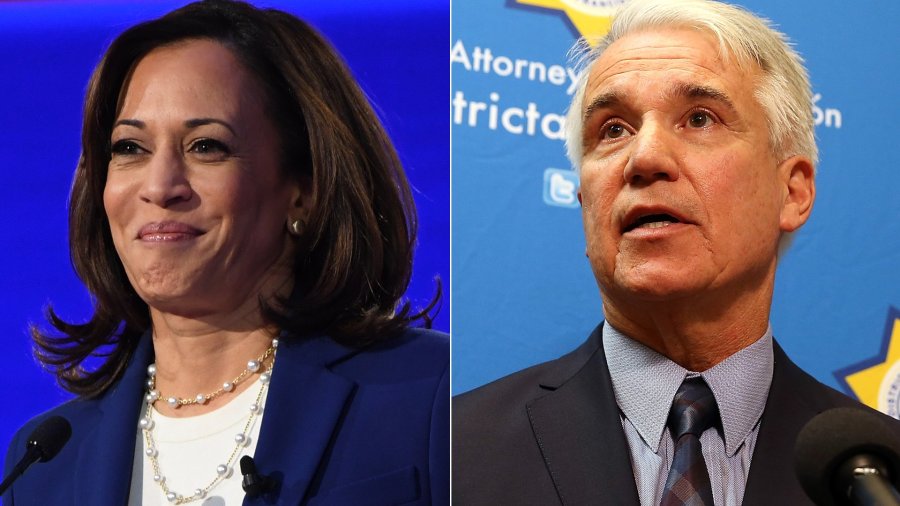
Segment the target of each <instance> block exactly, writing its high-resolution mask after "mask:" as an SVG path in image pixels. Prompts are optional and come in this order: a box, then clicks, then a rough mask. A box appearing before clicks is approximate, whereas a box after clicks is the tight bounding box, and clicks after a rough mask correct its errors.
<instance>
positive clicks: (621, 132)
mask: <svg viewBox="0 0 900 506" xmlns="http://www.w3.org/2000/svg"><path fill="white" fill-rule="evenodd" d="M601 134H602V135H601V138H603V139H619V138H621V137H626V136H628V135H630V133H629V132H628V130H627V129H626V128H625V126H624V125H621V124H619V123H610V124H608V125H606V126H605V127H604V128H603V130H602V132H601Z"/></svg>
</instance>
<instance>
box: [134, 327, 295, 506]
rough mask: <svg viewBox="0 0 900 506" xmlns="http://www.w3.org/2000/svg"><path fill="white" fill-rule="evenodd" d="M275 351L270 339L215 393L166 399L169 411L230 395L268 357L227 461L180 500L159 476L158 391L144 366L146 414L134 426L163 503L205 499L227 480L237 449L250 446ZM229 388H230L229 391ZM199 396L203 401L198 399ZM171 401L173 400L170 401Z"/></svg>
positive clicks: (152, 366) (152, 373)
mask: <svg viewBox="0 0 900 506" xmlns="http://www.w3.org/2000/svg"><path fill="white" fill-rule="evenodd" d="M277 348H278V339H272V345H271V346H270V347H269V349H268V350H266V351H265V353H263V354H262V355H261V356H260V357H259V359H258V360H250V361H249V362H248V363H247V368H246V369H244V371H243V372H241V374H239V375H238V376H237V377H236V378H235V379H234V381H230V382H227V383H225V384H223V385H222V388H220V389H219V390H217V391H215V392H213V393H211V394H208V395H203V394H198V395H197V396H196V397H195V398H193V399H183V398H179V397H169V398H168V399H167V400H166V402H167V403H168V404H169V406H172V407H173V408H177V407H179V406H184V405H187V404H205V403H206V402H208V401H209V400H211V399H215V398H216V397H218V396H220V395H222V394H223V393H225V392H231V391H233V390H234V386H235V385H237V384H238V383H240V382H242V381H243V380H245V379H246V378H248V377H249V376H250V375H251V374H253V373H255V372H257V371H259V369H260V367H262V364H263V363H265V360H266V359H267V358H269V357H272V362H271V363H270V364H269V366H268V367H267V368H266V370H265V372H263V373H262V374H260V375H259V382H260V387H259V393H258V394H257V395H256V400H255V401H254V402H253V404H251V405H250V416H249V417H248V418H247V423H246V424H244V428H243V429H242V430H241V432H239V433H238V434H236V435H235V436H234V442H235V446H234V449H233V450H232V451H231V454H230V455H229V456H228V459H227V460H226V461H225V463H224V464H219V465H218V466H216V477H215V478H213V480H212V481H211V482H209V484H208V485H206V486H205V487H203V488H196V489H194V493H193V494H191V495H190V496H187V497H184V496H183V495H182V494H179V493H178V492H175V491H174V490H171V489H170V488H169V486H168V484H167V483H166V477H165V475H164V474H163V473H162V470H161V469H160V466H159V450H158V449H157V448H156V442H155V441H154V439H153V426H154V423H153V404H154V403H155V402H156V401H157V400H159V399H160V394H159V391H158V390H155V387H156V364H150V366H149V367H147V376H148V379H147V390H148V392H147V395H146V396H145V401H146V403H147V408H146V409H147V414H146V415H144V416H143V417H142V418H141V420H140V422H139V423H138V426H139V427H140V429H141V431H142V432H143V434H144V442H145V444H146V448H145V449H144V454H145V455H147V458H148V459H149V460H150V464H151V466H153V481H155V482H156V483H157V484H158V485H159V486H160V488H161V489H162V491H163V493H164V494H165V495H166V500H168V501H169V502H170V503H172V504H186V503H189V502H193V501H197V500H200V499H203V498H204V497H206V494H207V493H209V491H210V490H212V489H213V488H214V487H215V486H216V485H218V484H219V483H220V482H221V481H222V480H225V479H226V478H228V477H230V476H231V474H232V472H233V469H234V466H233V464H234V461H235V459H236V458H237V456H238V454H239V453H240V451H241V449H242V448H244V447H245V446H247V445H248V444H249V443H250V428H251V427H252V426H253V420H255V419H256V417H257V416H258V415H259V414H260V413H261V412H262V406H260V402H261V401H262V398H263V394H264V393H265V391H266V388H267V387H268V386H269V381H270V380H271V379H272V369H273V368H274V367H275V351H276V350H277ZM229 385H230V388H229ZM201 396H202V397H203V400H201ZM173 399H174V401H173Z"/></svg>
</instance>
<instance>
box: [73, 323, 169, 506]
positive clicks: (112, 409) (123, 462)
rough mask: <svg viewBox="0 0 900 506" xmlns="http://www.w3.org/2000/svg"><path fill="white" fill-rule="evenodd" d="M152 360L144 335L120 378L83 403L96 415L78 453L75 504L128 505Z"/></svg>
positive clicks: (151, 350)
mask: <svg viewBox="0 0 900 506" xmlns="http://www.w3.org/2000/svg"><path fill="white" fill-rule="evenodd" d="M152 360H153V347H152V343H151V340H150V337H149V334H145V335H144V336H143V337H142V338H141V342H140V344H139V345H138V348H137V350H135V353H134V355H133V356H132V358H131V361H130V362H129V365H128V367H127V368H126V369H125V373H124V374H123V376H122V379H121V380H120V381H119V382H117V383H116V384H115V386H113V388H112V389H111V390H110V391H109V392H108V393H106V394H105V395H104V396H103V397H102V398H100V399H99V400H96V401H82V402H89V403H97V413H96V414H97V416H96V418H95V421H94V422H93V427H92V428H91V429H90V432H89V433H88V434H87V435H85V437H84V442H83V443H82V444H81V450H80V451H79V454H78V461H77V465H76V466H75V470H74V472H75V497H74V501H73V502H74V504H91V505H95V506H121V505H123V504H127V503H128V494H129V492H130V486H131V471H132V468H133V466H134V448H135V444H136V439H135V438H136V437H137V427H138V417H139V415H140V411H141V402H142V401H143V396H144V381H145V380H146V377H147V375H146V369H147V365H148V364H149V363H150V362H151V361H152Z"/></svg>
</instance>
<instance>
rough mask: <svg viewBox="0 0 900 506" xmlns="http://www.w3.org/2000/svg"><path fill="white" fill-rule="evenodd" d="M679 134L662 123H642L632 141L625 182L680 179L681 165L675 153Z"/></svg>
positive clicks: (645, 183) (640, 183)
mask: <svg viewBox="0 0 900 506" xmlns="http://www.w3.org/2000/svg"><path fill="white" fill-rule="evenodd" d="M676 135H677V134H676V133H675V132H674V131H672V130H671V129H666V128H665V126H663V125H661V124H659V123H655V122H647V123H645V124H644V125H642V126H641V129H640V130H638V132H637V133H636V134H635V138H634V139H632V141H631V153H630V155H629V157H628V163H626V164H625V173H624V178H625V182H626V183H627V184H632V185H649V184H651V183H653V182H655V181H675V180H676V179H678V177H679V175H680V168H679V166H678V161H677V158H676V156H675V152H674V149H675V143H676V142H677V139H676Z"/></svg>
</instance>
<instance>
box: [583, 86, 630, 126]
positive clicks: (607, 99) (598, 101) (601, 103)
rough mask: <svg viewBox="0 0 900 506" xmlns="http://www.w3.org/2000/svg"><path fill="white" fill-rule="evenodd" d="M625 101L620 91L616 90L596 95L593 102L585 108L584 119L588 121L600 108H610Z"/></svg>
mask: <svg viewBox="0 0 900 506" xmlns="http://www.w3.org/2000/svg"><path fill="white" fill-rule="evenodd" d="M622 102H624V100H623V98H622V96H621V95H619V93H617V92H615V91H608V92H606V93H601V94H599V95H597V96H596V97H594V99H593V100H591V103H590V104H588V106H587V107H586V108H585V109H584V116H583V117H582V121H584V122H587V120H588V119H590V117H591V116H592V115H593V114H594V113H595V112H597V111H599V110H600V109H609V108H611V107H615V106H617V105H620V104H621V103H622Z"/></svg>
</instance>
